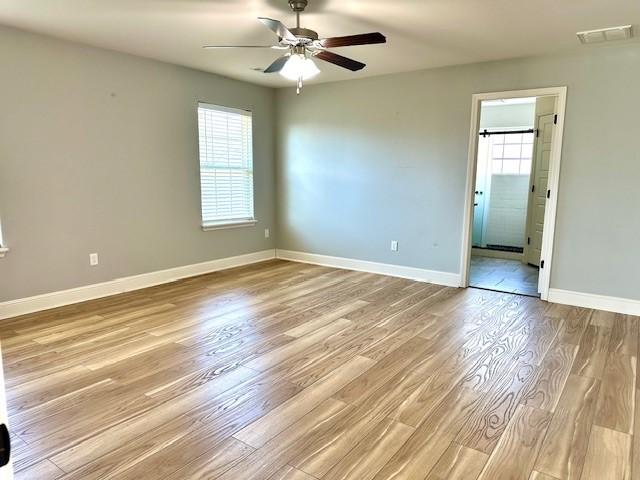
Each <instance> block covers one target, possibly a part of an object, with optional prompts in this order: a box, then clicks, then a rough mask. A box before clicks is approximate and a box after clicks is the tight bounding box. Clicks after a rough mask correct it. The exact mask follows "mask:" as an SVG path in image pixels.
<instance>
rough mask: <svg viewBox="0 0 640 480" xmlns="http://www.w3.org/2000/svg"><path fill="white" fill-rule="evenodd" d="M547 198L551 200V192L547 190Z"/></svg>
mask: <svg viewBox="0 0 640 480" xmlns="http://www.w3.org/2000/svg"><path fill="white" fill-rule="evenodd" d="M547 198H551V190H547Z"/></svg>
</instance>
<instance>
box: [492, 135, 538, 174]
mask: <svg viewBox="0 0 640 480" xmlns="http://www.w3.org/2000/svg"><path fill="white" fill-rule="evenodd" d="M532 157H533V133H507V134H505V135H492V136H491V173H492V174H494V175H529V174H530V173H531V159H532Z"/></svg>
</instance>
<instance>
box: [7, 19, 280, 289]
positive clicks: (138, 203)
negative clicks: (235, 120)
mask: <svg viewBox="0 0 640 480" xmlns="http://www.w3.org/2000/svg"><path fill="white" fill-rule="evenodd" d="M0 65H1V66H2V67H1V68H2V74H1V75H0V86H1V88H0V105H1V109H0V218H1V219H2V225H3V232H4V237H5V242H6V244H7V245H8V246H9V247H10V248H11V251H10V252H9V254H8V255H7V256H6V257H5V258H4V259H1V260H0V301H6V300H10V299H15V298H22V297H27V296H31V295H36V294H39V293H45V292H51V291H57V290H62V289H66V288H72V287H77V286H80V285H86V284H92V283H97V282H102V281H106V280H110V279H113V278H118V277H122V276H128V275H134V274H140V273H145V272H150V271H155V270H160V269H165V268H171V267H175V266H181V265H188V264H193V263H198V262H203V261H207V260H213V259H216V258H221V257H228V256H232V255H239V254H244V253H249V252H255V251H259V250H264V249H268V248H274V247H275V244H274V238H273V236H272V238H271V239H265V238H264V228H267V227H271V228H272V230H273V226H274V224H275V222H274V217H275V214H274V202H275V200H274V181H275V180H274V177H273V172H274V159H273V157H274V129H273V119H274V99H275V95H274V92H273V90H271V89H268V88H263V87H258V86H254V85H250V84H246V83H242V82H238V81H235V80H230V79H226V78H222V77H219V76H215V75H210V74H206V73H202V72H198V71H195V70H189V69H186V68H181V67H177V66H172V65H168V64H163V63H159V62H154V61H151V60H145V59H141V58H137V57H133V56H128V55H124V54H119V53H113V52H109V51H105V50H99V49H94V48H90V47H84V46H80V45H77V44H73V43H68V42H64V41H60V40H56V39H53V38H50V37H44V36H39V35H34V34H30V33H25V32H21V31H18V30H13V29H9V28H3V27H0ZM198 100H203V101H206V102H209V103H217V104H221V105H227V106H232V107H243V108H247V107H248V108H251V109H252V110H253V111H254V125H255V132H254V141H255V148H254V162H255V211H256V217H257V219H258V221H259V223H258V225H257V227H255V228H241V229H232V230H220V231H211V232H203V231H202V230H201V228H200V198H199V195H200V190H199V173H198V150H197V148H198V142H197V129H196V121H197V118H196V103H197V101H198ZM90 252H98V253H99V255H100V265H99V266H97V267H90V266H89V261H88V256H89V253H90Z"/></svg>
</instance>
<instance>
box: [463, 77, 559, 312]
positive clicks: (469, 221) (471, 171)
mask: <svg viewBox="0 0 640 480" xmlns="http://www.w3.org/2000/svg"><path fill="white" fill-rule="evenodd" d="M545 96H556V97H557V101H556V114H557V115H558V122H557V124H556V128H555V129H554V132H553V140H552V145H551V158H550V159H549V183H548V186H547V189H548V190H549V192H550V197H549V198H548V199H547V204H546V207H545V212H544V227H543V232H542V259H543V260H544V268H541V269H540V277H539V283H538V285H539V287H540V298H541V299H542V300H547V299H548V297H549V284H550V282H551V268H552V259H553V239H554V235H555V226H556V214H557V208H558V188H559V185H560V163H561V160H562V138H563V135H564V120H565V111H566V105H567V87H566V86H561V87H548V88H533V89H528V90H509V91H504V92H488V93H474V94H473V95H472V96H471V122H470V123H471V125H470V129H469V157H468V160H467V181H466V186H465V189H466V190H465V202H464V219H463V224H462V249H461V253H460V286H461V287H462V288H467V287H468V286H469V268H470V266H471V243H472V242H471V239H472V233H473V195H474V192H475V183H476V164H477V161H478V159H477V155H478V132H479V131H480V110H481V102H482V101H483V100H500V99H506V98H521V97H545Z"/></svg>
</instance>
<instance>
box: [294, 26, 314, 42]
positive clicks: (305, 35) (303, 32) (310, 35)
mask: <svg viewBox="0 0 640 480" xmlns="http://www.w3.org/2000/svg"><path fill="white" fill-rule="evenodd" d="M289 31H290V32H291V33H293V34H294V35H295V36H296V37H298V38H300V39H302V40H308V41H310V42H312V41H314V40H318V33H317V32H315V31H313V30H310V29H308V28H302V27H293V28H290V29H289Z"/></svg>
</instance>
